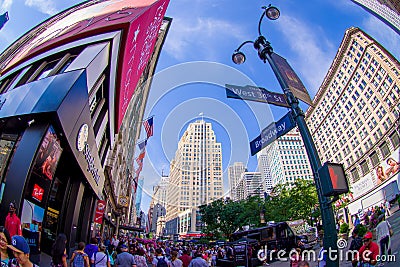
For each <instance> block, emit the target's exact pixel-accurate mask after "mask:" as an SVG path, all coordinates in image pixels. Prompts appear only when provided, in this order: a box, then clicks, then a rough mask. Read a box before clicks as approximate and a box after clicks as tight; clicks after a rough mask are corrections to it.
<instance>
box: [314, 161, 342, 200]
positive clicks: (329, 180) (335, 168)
mask: <svg viewBox="0 0 400 267" xmlns="http://www.w3.org/2000/svg"><path fill="white" fill-rule="evenodd" d="M318 173H319V177H320V180H321V187H322V194H323V195H324V196H326V197H330V196H338V195H341V194H344V193H347V192H349V185H348V183H347V179H346V174H345V172H344V168H343V164H339V163H332V162H325V164H324V165H323V166H322V167H321V168H319V170H318Z"/></svg>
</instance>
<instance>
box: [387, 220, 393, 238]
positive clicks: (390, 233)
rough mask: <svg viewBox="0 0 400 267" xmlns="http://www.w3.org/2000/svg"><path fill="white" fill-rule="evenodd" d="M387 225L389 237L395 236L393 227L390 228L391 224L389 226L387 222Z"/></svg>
mask: <svg viewBox="0 0 400 267" xmlns="http://www.w3.org/2000/svg"><path fill="white" fill-rule="evenodd" d="M386 224H387V226H388V228H389V235H390V236H393V229H392V227H390V224H388V223H387V222H386Z"/></svg>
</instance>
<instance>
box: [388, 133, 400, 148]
mask: <svg viewBox="0 0 400 267" xmlns="http://www.w3.org/2000/svg"><path fill="white" fill-rule="evenodd" d="M389 139H390V142H391V143H392V145H393V147H394V148H396V147H398V146H399V143H400V141H399V134H398V133H397V131H394V132H393V133H392V134H391V135H390V136H389Z"/></svg>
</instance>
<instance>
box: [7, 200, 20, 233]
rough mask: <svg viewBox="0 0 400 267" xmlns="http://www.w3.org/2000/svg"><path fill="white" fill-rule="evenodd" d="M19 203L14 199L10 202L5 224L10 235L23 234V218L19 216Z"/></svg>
mask: <svg viewBox="0 0 400 267" xmlns="http://www.w3.org/2000/svg"><path fill="white" fill-rule="evenodd" d="M16 213H17V205H16V204H15V202H14V201H11V202H10V205H9V207H8V215H7V217H6V222H5V224H4V226H5V227H6V229H7V230H8V232H9V233H10V236H11V237H13V236H15V235H22V228H21V220H20V219H19V218H18V216H17V214H16Z"/></svg>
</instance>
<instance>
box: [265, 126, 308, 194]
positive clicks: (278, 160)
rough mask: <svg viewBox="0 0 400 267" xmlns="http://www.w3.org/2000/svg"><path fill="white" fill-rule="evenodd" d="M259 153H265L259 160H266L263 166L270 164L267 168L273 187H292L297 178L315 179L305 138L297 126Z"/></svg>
mask: <svg viewBox="0 0 400 267" xmlns="http://www.w3.org/2000/svg"><path fill="white" fill-rule="evenodd" d="M259 154H260V155H265V157H261V156H260V157H259V161H263V160H265V162H262V163H261V166H269V167H268V168H266V169H269V170H270V175H271V180H272V187H275V186H276V185H278V184H287V186H289V187H292V186H293V183H294V182H295V181H296V180H297V179H306V180H312V179H313V175H312V171H311V166H310V163H309V161H308V157H307V152H306V149H305V147H304V143H303V139H302V137H301V135H300V132H299V131H298V130H297V128H295V129H293V130H291V131H290V132H289V133H287V134H286V135H284V136H281V137H279V138H278V139H276V140H275V141H274V142H273V143H272V144H270V145H268V146H267V147H265V148H263V149H262V150H261V151H260V153H259ZM259 166H260V163H259ZM265 176H268V174H265Z"/></svg>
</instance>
